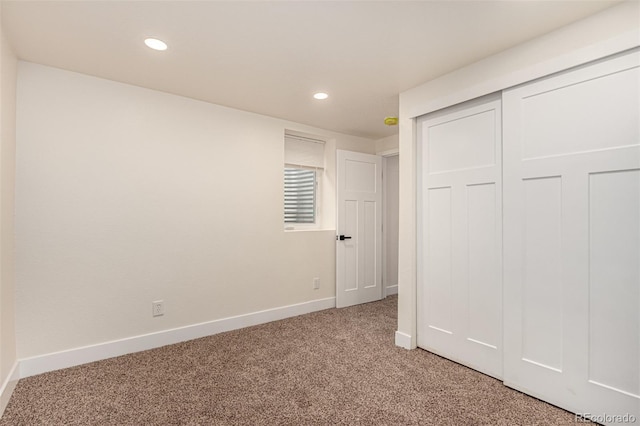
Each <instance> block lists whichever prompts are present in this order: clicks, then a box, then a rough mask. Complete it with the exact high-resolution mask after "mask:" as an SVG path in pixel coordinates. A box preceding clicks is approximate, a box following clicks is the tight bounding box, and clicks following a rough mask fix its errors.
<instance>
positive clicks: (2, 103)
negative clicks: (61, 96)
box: [0, 27, 17, 415]
mask: <svg viewBox="0 0 640 426" xmlns="http://www.w3.org/2000/svg"><path fill="white" fill-rule="evenodd" d="M16 63H17V61H16V57H15V55H14V54H13V52H12V50H11V48H10V46H9V44H8V43H7V41H6V39H5V37H4V33H3V32H2V28H1V27H0V194H1V195H0V415H2V412H3V411H4V408H5V406H6V404H7V403H8V399H9V396H10V395H11V391H12V390H13V387H14V386H15V383H14V381H13V378H12V373H13V369H14V366H15V365H16V340H15V322H14V319H15V316H14V315H15V303H14V284H15V282H14V249H13V246H14V178H15V131H16V129H15V123H16V119H15V113H16V107H15V105H16V103H15V94H16Z"/></svg>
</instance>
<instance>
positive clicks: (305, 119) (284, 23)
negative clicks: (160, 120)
mask: <svg viewBox="0 0 640 426" xmlns="http://www.w3.org/2000/svg"><path fill="white" fill-rule="evenodd" d="M615 3H616V2H615V1H576V0H573V1H549V0H545V1H519V0H512V1H372V2H368V1H293V2H291V1H256V2H248V1H200V2H189V1H161V2H155V1H44V2H36V1H6V0H2V25H3V29H4V31H5V34H6V35H7V38H8V39H9V41H10V43H11V44H12V45H13V47H14V49H15V52H16V54H17V55H18V57H19V58H21V59H23V60H26V61H32V62H37V63H41V64H46V65H51V66H54V67H59V68H63V69H67V70H72V71H78V72H81V73H85V74H90V75H94V76H99V77H103V78H107V79H111V80H116V81H122V82H125V83H130V84H135V85H138V86H143V87H147V88H151V89H156V90H161V91H164V92H169V93H174V94H178V95H183V96H187V97H190V98H195V99H200V100H203V101H207V102H212V103H216V104H220V105H226V106H229V107H233V108H237V109H241V110H246V111H252V112H256V113H259V114H264V115H268V116H273V117H279V118H284V119H287V120H292V121H296V122H299V123H304V124H309V125H312V126H316V127H320V128H324V129H328V130H334V131H338V132H342V133H347V134H351V135H358V136H364V137H369V138H373V139H378V138H382V137H385V136H388V135H391V134H394V133H396V132H397V129H396V128H394V127H387V126H385V125H384V124H383V119H384V117H385V116H390V115H396V114H397V111H398V93H400V92H401V91H404V90H407V89H409V88H412V87H415V86H417V85H419V84H421V83H424V82H426V81H428V80H430V79H433V78H434V77H437V76H439V75H442V74H444V73H447V72H449V71H452V70H454V69H456V68H459V67H461V66H464V65H467V64H469V63H472V62H475V61H477V60H479V59H481V58H484V57H486V56H489V55H491V54H494V53H497V52H500V51H502V50H504V49H507V48H509V47H511V46H513V45H516V44H519V43H522V42H524V41H526V40H529V39H531V38H534V37H536V36H538V35H541V34H544V33H547V32H549V31H551V30H553V29H555V28H558V27H561V26H563V25H566V24H568V23H570V22H573V21H576V20H579V19H581V18H584V17H586V16H588V15H591V14H593V13H596V12H598V11H600V10H602V9H604V8H607V7H610V6H612V5H614V4H615ZM149 36H155V37H158V38H160V39H162V40H164V41H166V42H167V43H168V45H169V49H168V50H167V51H165V52H156V51H152V50H150V49H148V48H147V47H146V46H145V45H144V44H143V40H144V39H145V38H146V37H149ZM317 91H325V92H327V93H329V95H330V98H329V99H328V100H325V101H317V100H314V99H313V98H312V94H313V93H315V92H317Z"/></svg>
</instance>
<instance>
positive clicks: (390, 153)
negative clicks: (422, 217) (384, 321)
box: [376, 148, 400, 299]
mask: <svg viewBox="0 0 640 426" xmlns="http://www.w3.org/2000/svg"><path fill="white" fill-rule="evenodd" d="M376 155H379V156H381V157H382V298H383V299H385V298H386V297H387V296H389V294H387V284H388V283H387V268H388V266H387V243H388V242H389V234H388V232H389V231H388V229H389V226H388V223H387V215H386V212H387V176H388V174H387V158H389V157H398V168H400V162H399V160H400V149H399V148H394V149H389V150H386V151H382V152H379V153H377V154H376ZM398 186H399V185H398ZM399 189H400V188H399V187H398V190H399ZM397 285H398V283H397V282H396V287H397ZM393 294H398V291H397V289H396V292H395V293H393Z"/></svg>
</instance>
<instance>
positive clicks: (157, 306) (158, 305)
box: [151, 300, 164, 317]
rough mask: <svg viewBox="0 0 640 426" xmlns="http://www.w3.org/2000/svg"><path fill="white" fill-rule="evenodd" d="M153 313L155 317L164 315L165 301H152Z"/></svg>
mask: <svg viewBox="0 0 640 426" xmlns="http://www.w3.org/2000/svg"><path fill="white" fill-rule="evenodd" d="M151 315H153V316H154V317H159V316H162V315H164V301H163V300H156V301H155V302H151Z"/></svg>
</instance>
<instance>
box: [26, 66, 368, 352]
mask: <svg viewBox="0 0 640 426" xmlns="http://www.w3.org/2000/svg"><path fill="white" fill-rule="evenodd" d="M17 105H18V108H17V109H18V124H17V129H18V139H17V172H16V256H17V266H16V281H17V284H16V309H17V314H16V318H17V319H16V327H17V347H18V356H19V358H26V357H33V356H38V355H42V354H48V353H52V352H55V351H63V350H68V349H72V348H77V347H81V346H84V345H91V344H96V343H100V342H106V341H110V340H116V339H123V338H127V337H131V336H137V335H142V334H145V333H151V332H155V331H160V330H168V329H171V328H174V327H181V326H187V325H192V324H197V323H201V322H206V321H212V320H216V319H220V318H226V317H230V316H234V315H241V314H245V313H251V312H256V311H260V310H265V309H270V308H275V307H280V306H285V305H291V304H296V303H301V302H305V301H311V300H317V299H323V298H329V297H334V296H335V241H334V239H335V231H334V230H331V229H329V230H322V231H310V232H304V231H303V232H284V231H283V207H282V199H283V192H282V191H283V190H282V186H283V185H282V182H283V138H284V131H285V129H290V130H295V131H300V132H306V133H311V134H315V135H319V136H323V137H326V138H328V139H329V140H330V142H329V143H328V144H327V157H326V158H327V170H326V173H327V179H326V181H327V182H334V181H335V148H336V147H337V148H340V149H349V150H358V151H363V152H369V153H373V152H375V144H374V142H373V141H370V140H367V139H362V138H356V137H350V136H346V135H341V134H335V133H331V132H327V131H323V130H320V129H315V128H310V127H308V126H303V125H299V124H296V123H291V122H286V121H282V120H278V119H274V118H269V117H264V116H260V115H256V114H251V113H246V112H241V111H237V110H233V109H229V108H225V107H221V106H216V105H212V104H207V103H203V102H199V101H195V100H191V99H187V98H182V97H178V96H174V95H169V94H165V93H160V92H155V91H151V90H147V89H142V88H139V87H134V86H129V85H125V84H121V83H116V82H112V81H107V80H102V79H98V78H94V77H89V76H86V75H81V74H76V73H71V72H67V71H62V70H58V69H54V68H49V67H45V66H41V65H35V64H31V63H25V62H20V63H19V69H18V104H17ZM327 191H328V189H327V188H325V194H324V201H325V202H326V203H328V204H327V205H329V206H333V205H335V204H334V200H333V199H334V198H335V195H334V194H333V193H331V192H329V193H327ZM334 223H335V220H328V222H327V224H325V225H326V226H325V227H328V228H331V226H332V225H333V226H335V225H334ZM314 277H319V278H320V280H321V288H320V289H319V290H313V285H312V284H313V278H314ZM157 299H162V300H164V302H165V310H166V313H165V315H164V316H163V317H157V318H152V317H151V301H153V300H157Z"/></svg>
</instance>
